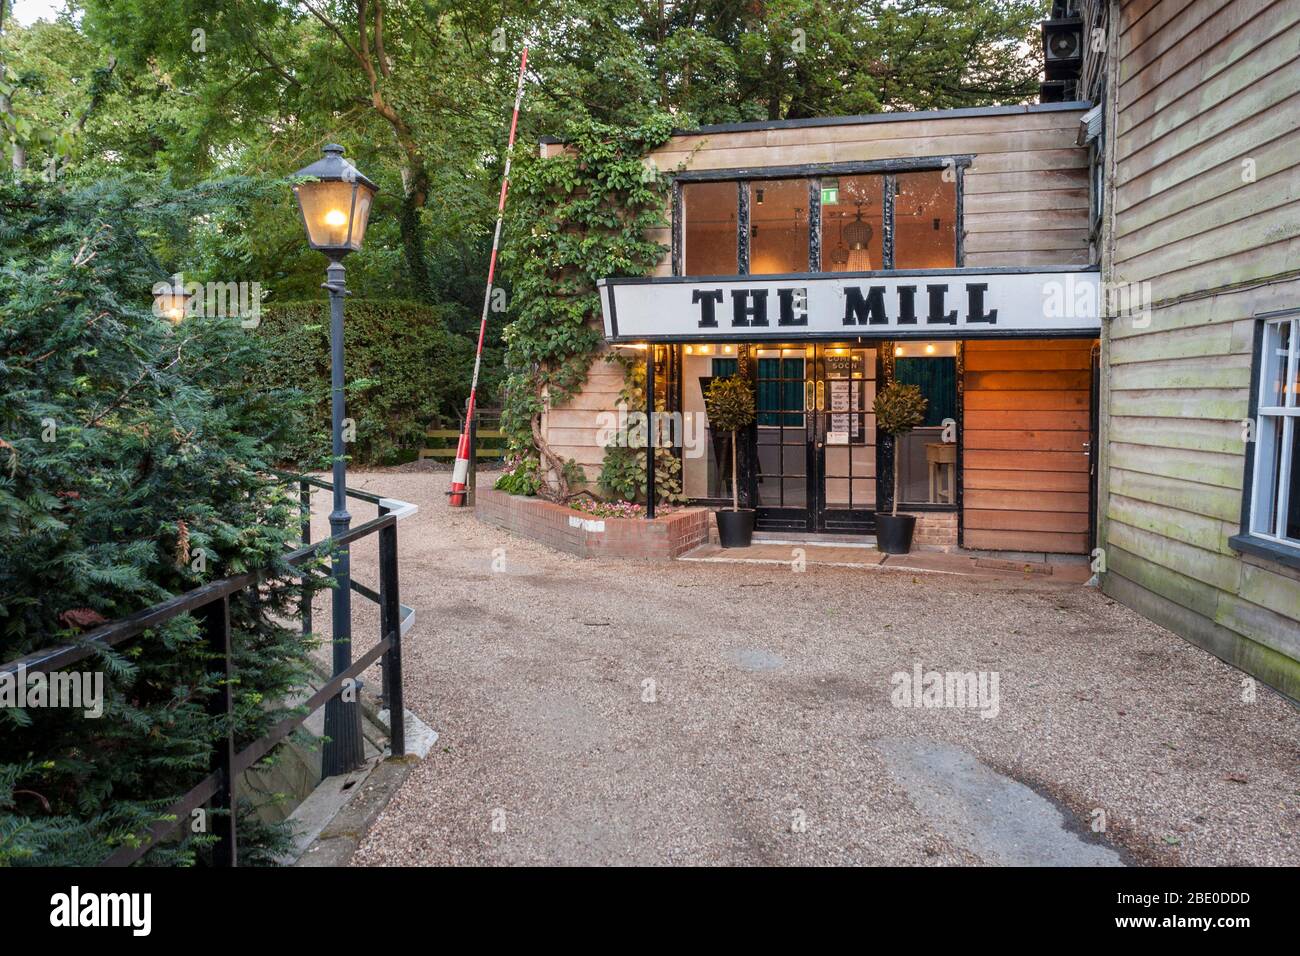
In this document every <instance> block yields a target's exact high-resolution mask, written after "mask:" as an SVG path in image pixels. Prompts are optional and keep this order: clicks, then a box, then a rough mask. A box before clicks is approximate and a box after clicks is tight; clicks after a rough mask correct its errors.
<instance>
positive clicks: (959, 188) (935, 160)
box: [671, 153, 975, 278]
mask: <svg viewBox="0 0 1300 956" xmlns="http://www.w3.org/2000/svg"><path fill="white" fill-rule="evenodd" d="M974 159H975V156H974V154H972V153H958V154H951V155H946V156H917V157H908V158H903V159H876V160H861V161H857V162H845V163H805V164H801V165H796V166H750V167H735V168H729V169H690V170H683V171H681V172H678V173H675V174H674V175H673V187H672V237H671V239H672V242H671V255H672V274H673V275H674V276H682V275H683V273H682V267H683V264H684V263H683V253H684V250H685V245H686V244H685V236H684V232H683V230H684V226H685V223H684V221H683V217H682V204H683V197H682V187H683V186H684V185H686V184H688V183H705V182H735V183H736V190H737V196H736V260H737V261H736V272H735V273H734V275H736V276H747V275H749V266H750V256H749V192H750V190H749V184H750V182H751V181H756V180H757V181H761V180H770V179H804V180H807V182H808V271H807V272H806V273H795V274H796V275H799V274H802V275H807V276H809V277H814V276H827V275H836V274H837V273H830V272H826V271H824V270H823V269H822V268H821V178H822V177H823V176H828V177H830V176H871V175H878V176H882V177H884V183H883V184H882V187H883V188H882V190H881V192H882V196H883V207H884V208H883V209H882V218H883V220H884V223H883V231H884V235H883V236H882V238H881V263H880V264H881V268H880V269H874V270H872V273H873V274H874V273H886V272H893V271H894V201H893V200H894V195H895V190H896V180H895V177H896V175H897V174H899V173H917V172H933V171H935V170H943V169H946V168H949V167H951V168H952V169H953V171H954V175H955V176H956V183H955V186H956V199H955V201H956V204H957V209H956V230H955V232H956V236H955V246H956V248H955V249H954V250H953V256H954V258H953V262H954V263H955V266H954V268H958V269H960V268H963V267H964V266H965V264H966V250H965V232H966V210H965V206H966V201H965V200H966V194H965V179H966V168H967V167H968V166H970V164H971V163H972V162H973V161H974ZM701 278H703V277H701Z"/></svg>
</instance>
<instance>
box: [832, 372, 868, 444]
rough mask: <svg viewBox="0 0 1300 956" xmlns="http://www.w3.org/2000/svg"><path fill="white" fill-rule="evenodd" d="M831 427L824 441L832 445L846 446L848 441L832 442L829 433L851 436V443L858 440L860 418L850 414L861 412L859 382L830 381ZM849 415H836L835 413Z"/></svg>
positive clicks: (845, 380) (860, 387) (848, 380)
mask: <svg viewBox="0 0 1300 956" xmlns="http://www.w3.org/2000/svg"><path fill="white" fill-rule="evenodd" d="M830 386H831V426H830V429H829V431H828V432H827V437H826V441H827V442H828V443H830V444H833V445H847V444H848V441H847V440H845V441H842V442H832V441H831V440H830V434H831V433H840V432H842V433H844V434H845V435H852V436H853V441H854V442H856V441H857V440H858V438H859V434H858V433H859V431H860V427H861V420H862V416H861V415H857V414H852V413H854V412H858V411H861V407H860V404H861V403H860V402H859V399H858V396H859V395H861V394H862V382H861V380H857V381H853V380H851V379H847V378H843V379H832V380H831V383H830ZM845 412H847V413H850V414H836V413H845Z"/></svg>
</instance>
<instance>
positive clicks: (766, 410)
mask: <svg viewBox="0 0 1300 956" xmlns="http://www.w3.org/2000/svg"><path fill="white" fill-rule="evenodd" d="M803 381H804V365H803V359H802V358H761V359H759V360H758V394H757V396H756V398H757V403H758V423H759V424H760V425H785V426H786V427H788V428H798V427H800V426H801V425H803ZM782 412H785V414H784V415H783V414H781V413H782Z"/></svg>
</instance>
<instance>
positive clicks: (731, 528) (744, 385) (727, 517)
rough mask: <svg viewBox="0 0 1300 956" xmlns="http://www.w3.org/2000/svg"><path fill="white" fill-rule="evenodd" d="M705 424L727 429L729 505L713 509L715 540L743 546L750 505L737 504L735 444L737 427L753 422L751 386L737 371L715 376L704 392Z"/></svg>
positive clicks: (748, 536) (750, 530)
mask: <svg viewBox="0 0 1300 956" xmlns="http://www.w3.org/2000/svg"><path fill="white" fill-rule="evenodd" d="M704 410H705V413H706V414H707V415H708V416H709V426H710V427H711V428H713V429H715V430H717V431H724V432H730V433H731V507H730V508H722V509H719V510H718V511H717V512H716V513H715V517H716V518H717V521H718V540H719V541H720V542H721V544H722V546H723V547H724V548H747V547H749V543H750V541H751V540H753V537H754V509H753V508H742V507H740V492H739V484H738V483H737V477H738V473H737V467H736V463H737V456H736V447H737V445H739V443H740V431H741V430H742V429H745V428H748V427H749V426H750V425H752V424H754V418H755V417H756V414H755V408H754V390H753V389H752V388H751V387H750V385H749V382H748V381H746V380H745V379H743V378H741V377H740V376H739V375H732V376H730V377H728V378H715V379H714V380H713V381H711V382H709V387H708V388H707V389H706V390H705V392H704Z"/></svg>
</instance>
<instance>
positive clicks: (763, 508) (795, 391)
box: [750, 345, 814, 531]
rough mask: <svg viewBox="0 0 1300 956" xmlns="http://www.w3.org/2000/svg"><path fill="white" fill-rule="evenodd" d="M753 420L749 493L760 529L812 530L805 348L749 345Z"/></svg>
mask: <svg viewBox="0 0 1300 956" xmlns="http://www.w3.org/2000/svg"><path fill="white" fill-rule="evenodd" d="M750 354H751V355H752V356H753V360H754V373H755V379H754V397H755V404H756V405H757V410H758V421H757V424H756V427H755V431H756V432H757V436H756V442H755V459H754V476H753V477H754V485H753V488H754V491H755V497H754V501H755V505H756V508H757V514H756V516H755V523H756V526H757V528H758V529H759V530H760V531H811V530H812V529H813V512H812V507H813V495H812V493H811V492H812V490H813V489H812V485H811V476H812V474H813V472H812V454H811V444H812V443H811V441H810V429H811V428H812V426H813V416H812V415H810V414H809V408H808V400H807V399H808V393H809V391H810V388H809V386H810V383H811V379H810V377H809V372H810V369H811V368H812V365H813V362H814V353H813V349H812V347H811V346H807V347H805V346H802V345H800V346H796V347H793V348H792V347H786V348H780V347H772V348H767V347H762V346H757V347H752V348H751V352H750Z"/></svg>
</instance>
